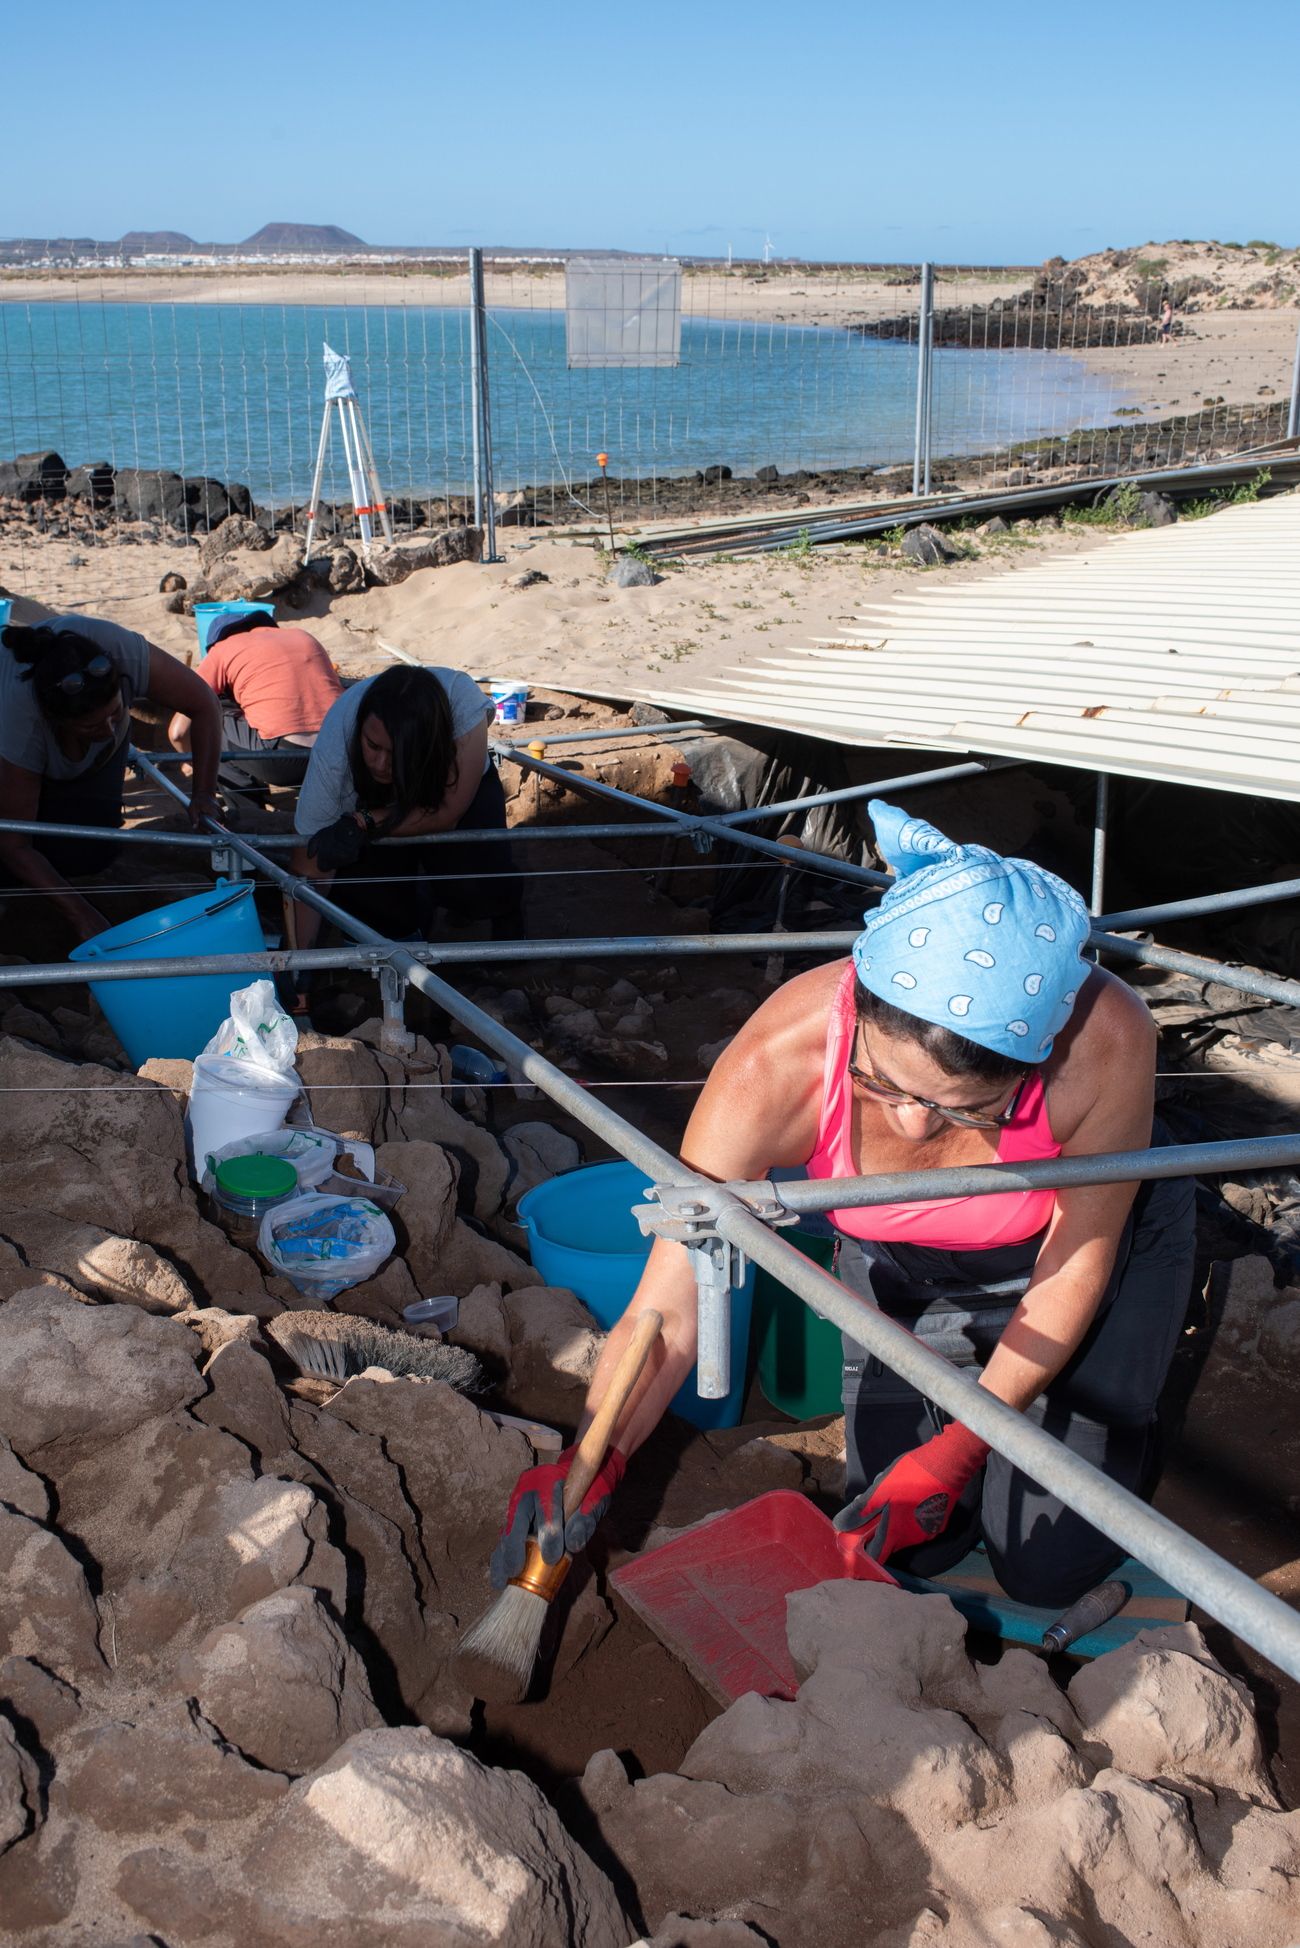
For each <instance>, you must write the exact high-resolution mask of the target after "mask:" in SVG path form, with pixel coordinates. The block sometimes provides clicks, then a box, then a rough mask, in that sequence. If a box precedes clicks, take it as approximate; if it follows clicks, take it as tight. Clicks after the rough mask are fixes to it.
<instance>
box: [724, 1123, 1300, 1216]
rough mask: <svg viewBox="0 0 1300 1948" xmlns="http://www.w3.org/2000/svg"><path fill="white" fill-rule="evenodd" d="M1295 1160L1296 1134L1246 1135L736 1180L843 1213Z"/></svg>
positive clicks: (799, 1207)
mask: <svg viewBox="0 0 1300 1948" xmlns="http://www.w3.org/2000/svg"><path fill="white" fill-rule="evenodd" d="M1298 1163H1300V1135H1296V1136H1250V1137H1241V1138H1238V1139H1237V1140H1236V1141H1234V1142H1231V1143H1171V1144H1166V1145H1165V1147H1164V1148H1163V1149H1159V1150H1116V1151H1113V1152H1110V1153H1108V1154H1106V1155H1104V1156H1096V1157H1052V1158H1048V1159H1046V1160H1045V1161H1043V1162H1041V1163H960V1164H955V1165H953V1166H951V1167H950V1168H948V1169H946V1170H898V1171H893V1172H891V1173H890V1175H888V1176H883V1177H836V1178H835V1179H834V1180H833V1181H832V1180H829V1179H822V1178H818V1179H811V1178H810V1179H809V1180H808V1181H807V1182H804V1181H803V1180H802V1179H800V1180H797V1181H793V1182H786V1181H782V1182H781V1183H771V1184H769V1183H757V1184H741V1185H739V1186H737V1188H738V1190H739V1192H740V1193H741V1195H755V1196H756V1195H759V1194H760V1193H761V1194H762V1195H764V1196H768V1195H770V1196H772V1197H775V1198H777V1199H778V1201H779V1202H780V1203H781V1204H782V1205H784V1207H785V1209H786V1210H787V1211H793V1212H796V1213H798V1214H800V1215H802V1214H803V1213H805V1212H811V1211H841V1210H843V1211H848V1210H858V1209H865V1208H867V1207H868V1206H870V1205H873V1204H910V1203H914V1202H916V1201H917V1200H918V1199H926V1200H927V1201H928V1200H929V1199H930V1198H935V1197H993V1196H996V1195H997V1193H998V1192H999V1191H1020V1190H1074V1189H1078V1188H1079V1187H1080V1186H1082V1185H1086V1184H1130V1183H1145V1182H1147V1181H1148V1180H1149V1179H1151V1178H1155V1177H1221V1176H1224V1175H1225V1174H1226V1173H1227V1172H1229V1171H1242V1172H1244V1173H1246V1174H1249V1173H1251V1172H1253V1171H1258V1170H1282V1169H1289V1168H1290V1167H1292V1166H1293V1165H1295V1164H1298Z"/></svg>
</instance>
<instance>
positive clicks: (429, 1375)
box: [266, 1312, 484, 1393]
mask: <svg viewBox="0 0 1300 1948" xmlns="http://www.w3.org/2000/svg"><path fill="white" fill-rule="evenodd" d="M266 1330H267V1331H268V1333H269V1334H270V1335H271V1337H272V1338H273V1339H274V1340H275V1341H276V1342H277V1344H278V1345H279V1346H280V1348H281V1350H282V1351H283V1352H285V1353H287V1354H288V1356H289V1358H290V1359H291V1360H292V1361H293V1363H294V1365H295V1366H296V1367H297V1368H298V1371H299V1372H300V1373H305V1374H307V1375H309V1376H310V1377H311V1378H312V1379H315V1380H328V1381H330V1382H331V1383H332V1384H333V1385H335V1386H340V1387H341V1386H342V1385H343V1384H344V1382H345V1381H346V1380H351V1379H354V1378H355V1377H356V1375H357V1374H359V1373H364V1372H365V1370H366V1368H367V1367H368V1366H382V1367H383V1368H384V1369H385V1371H386V1372H389V1373H391V1374H392V1375H393V1376H394V1378H396V1379H406V1378H413V1379H421V1380H445V1381H446V1383H447V1385H448V1386H451V1387H455V1389H456V1391H457V1392H458V1393H477V1392H479V1391H480V1390H481V1388H482V1386H483V1384H484V1378H483V1369H482V1367H481V1366H480V1365H479V1362H478V1361H477V1360H476V1359H475V1357H474V1355H473V1353H470V1352H467V1351H466V1350H465V1348H464V1347H462V1346H449V1345H447V1344H446V1343H445V1342H444V1341H441V1340H431V1339H422V1338H419V1337H417V1336H416V1334H414V1333H407V1332H393V1331H392V1330H391V1329H390V1328H389V1327H388V1326H381V1325H379V1324H378V1322H377V1321H376V1320H374V1319H362V1318H357V1317H354V1316H353V1315H352V1314H350V1313H334V1312H284V1313H281V1314H279V1315H278V1317H276V1318H274V1319H270V1320H268V1321H267V1326H266Z"/></svg>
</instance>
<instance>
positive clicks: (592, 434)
mask: <svg viewBox="0 0 1300 1948" xmlns="http://www.w3.org/2000/svg"><path fill="white" fill-rule="evenodd" d="M488 337H489V358H490V375H491V395H492V436H493V452H494V459H495V472H496V485H497V486H498V487H499V488H511V487H516V486H522V485H526V484H538V483H550V484H554V485H555V486H557V487H562V486H563V484H564V482H565V481H566V480H568V479H571V478H578V479H583V480H585V479H588V478H590V476H591V475H592V474H593V472H594V464H593V460H594V455H595V454H596V453H597V452H599V451H604V452H607V453H608V454H609V456H610V473H611V474H612V475H614V476H622V477H624V478H639V479H643V480H648V479H651V478H653V477H655V476H663V475H673V474H682V473H687V472H689V471H691V470H693V469H695V468H702V467H706V466H710V465H713V464H716V463H723V464H725V465H727V466H730V467H731V468H732V469H733V471H734V472H736V473H752V472H753V471H754V470H755V469H756V468H758V467H762V466H775V467H778V468H779V469H780V470H781V472H782V473H786V472H789V471H792V470H794V469H796V468H800V467H802V468H806V469H807V470H809V471H810V472H811V471H819V470H824V469H829V468H841V467H873V466H886V465H896V464H898V463H899V462H901V461H910V459H911V455H912V441H913V428H914V422H915V387H916V360H917V354H916V350H915V347H914V346H910V345H905V344H894V343H888V342H880V341H878V340H874V339H864V338H859V337H857V336H855V335H854V334H853V333H851V332H848V331H844V330H840V329H829V328H821V327H810V326H794V325H787V324H783V323H771V324H762V325H759V324H743V323H742V324H738V323H735V322H732V321H727V322H722V321H716V322H714V321H708V320H690V319H684V320H683V323H682V356H681V363H680V364H679V365H678V366H676V367H674V368H667V369H664V368H648V369H633V370H621V369H596V370H590V369H585V370H577V371H571V370H570V369H569V368H568V365H567V363H566V357H565V337H564V314H563V312H562V311H545V310H494V311H492V312H491V313H490V314H489V325H488ZM325 341H328V342H329V343H330V344H332V345H333V346H334V347H335V348H336V349H337V350H338V351H342V352H346V353H348V354H349V355H350V357H351V359H352V368H353V379H354V382H355V384H356V387H357V391H358V394H359V396H360V398H361V402H362V407H363V410H364V413H365V415H366V420H367V424H368V426H369V429H370V436H371V442H372V444H373V446H374V449H375V457H376V460H377V462H378V466H379V471H380V477H381V480H382V481H383V484H384V487H385V489H386V490H387V491H388V493H389V494H397V495H400V494H420V493H428V492H463V491H465V490H466V489H467V488H468V486H469V482H470V389H469V314H468V312H466V311H465V310H463V309H452V308H439V307H423V306H403V305H369V306H363V305H338V306H329V307H325V306H313V305H216V304H212V305H207V304H175V305H173V304H105V303H89V304H86V303H81V302H77V301H74V302H60V303H42V304H26V303H20V302H10V303H0V457H4V456H6V455H8V454H12V453H20V452H28V451H31V450H32V449H33V448H41V447H55V448H57V449H58V451H59V452H60V453H61V454H62V455H63V457H64V459H65V460H66V461H68V463H69V464H70V465H75V464H77V463H78V462H81V461H86V460H99V459H106V460H108V461H110V462H111V463H112V464H113V465H114V466H119V467H122V466H144V467H157V466H161V467H170V468H174V469H176V470H177V471H178V472H181V473H187V474H207V475H211V476H215V477H216V478H218V479H221V480H241V481H245V482H246V483H247V484H248V485H249V486H250V487H251V488H252V490H253V493H254V495H255V497H256V498H257V499H258V500H259V501H262V502H268V503H277V502H283V501H287V500H298V499H301V498H303V497H304V496H305V495H306V493H307V491H308V488H309V486H310V483H311V470H312V464H313V460H314V457H315V452H316V444H317V440H318V437H319V433H320V422H321V413H322V402H323V379H324V372H323V365H322V361H321V346H322V344H323V343H324V342H325ZM934 401H935V403H934V421H933V427H934V431H933V451H934V453H935V455H936V457H938V456H941V455H943V454H955V453H961V454H966V453H975V452H980V451H987V450H988V449H990V448H993V447H996V446H999V445H1002V444H1005V443H1006V442H1008V441H1011V440H1019V439H1027V438H1033V437H1036V436H1039V435H1042V434H1047V433H1059V432H1063V431H1067V430H1069V429H1070V428H1073V427H1079V426H1096V425H1103V424H1106V423H1108V422H1109V421H1110V419H1111V418H1112V416H1113V415H1112V411H1111V408H1112V405H1113V403H1114V398H1113V394H1112V392H1111V389H1110V386H1109V384H1108V383H1104V382H1102V381H1100V380H1098V379H1097V378H1096V377H1095V376H1094V375H1093V374H1091V373H1090V372H1089V371H1088V369H1087V368H1086V367H1085V366H1083V365H1082V364H1081V363H1080V362H1079V361H1078V360H1076V359H1072V358H1069V357H1067V356H1065V355H1063V354H1060V353H1044V352H1029V351H1014V352H995V351H955V350H954V351H938V352H936V353H935V366H934ZM333 464H334V474H333V479H332V481H331V483H330V485H329V486H328V487H327V493H336V494H337V495H339V496H340V497H343V496H344V495H345V493H346V481H345V477H344V475H343V473H342V466H341V454H340V453H339V451H338V446H337V441H335V443H334V456H333Z"/></svg>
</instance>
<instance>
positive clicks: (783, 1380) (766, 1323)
mask: <svg viewBox="0 0 1300 1948" xmlns="http://www.w3.org/2000/svg"><path fill="white" fill-rule="evenodd" d="M785 1239H786V1242H787V1243H788V1244H793V1245H794V1246H795V1247H796V1249H797V1250H799V1251H801V1252H802V1253H803V1254H804V1257H805V1258H810V1259H811V1260H812V1262H813V1264H814V1265H820V1266H821V1267H822V1269H823V1271H829V1270H830V1268H831V1265H832V1262H833V1260H834V1257H835V1244H836V1240H835V1239H834V1238H812V1237H793V1238H792V1237H791V1236H790V1234H789V1233H788V1232H787V1233H786V1234H785ZM753 1332H754V1340H755V1343H756V1345H757V1348H758V1384H759V1386H760V1387H761V1388H762V1390H763V1397H764V1399H765V1400H768V1401H770V1403H771V1404H772V1406H773V1407H779V1408H780V1410H781V1412H782V1413H783V1414H789V1415H790V1416H791V1418H792V1419H794V1420H813V1419H815V1418H816V1416H817V1415H818V1414H837V1413H838V1412H839V1411H840V1406H841V1404H842V1403H841V1399H840V1384H841V1382H840V1375H841V1370H842V1367H843V1362H844V1354H843V1348H842V1345H841V1341H840V1329H839V1327H838V1326H833V1325H832V1324H831V1323H830V1320H829V1319H822V1318H819V1317H818V1315H817V1313H815V1312H814V1311H813V1310H812V1308H811V1306H806V1305H805V1304H804V1302H803V1300H802V1299H797V1298H796V1297H795V1295H794V1293H793V1292H789V1291H787V1290H786V1288H785V1286H784V1285H782V1284H781V1283H780V1281H779V1280H778V1279H775V1278H773V1277H772V1275H771V1273H770V1272H765V1271H764V1270H763V1269H762V1268H761V1266H760V1267H759V1270H758V1275H757V1277H756V1279H755V1281H754V1324H753Z"/></svg>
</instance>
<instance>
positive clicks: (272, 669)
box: [167, 614, 343, 788]
mask: <svg viewBox="0 0 1300 1948" xmlns="http://www.w3.org/2000/svg"><path fill="white" fill-rule="evenodd" d="M196 674H197V675H198V676H200V677H202V679H203V681H204V682H205V683H206V684H207V685H208V687H209V689H211V690H213V691H215V692H216V695H217V698H218V700H219V701H220V704H221V717H222V749H223V750H225V751H248V752H250V753H252V752H256V753H258V754H259V761H258V762H257V763H255V764H249V765H247V766H244V765H240V764H235V763H231V762H229V761H227V762H226V763H224V764H223V765H222V767H221V779H222V782H223V783H224V784H227V785H234V786H239V787H244V788H247V787H248V786H250V785H252V786H262V785H292V784H297V783H299V782H300V780H301V778H302V774H303V763H304V759H303V758H299V757H298V756H297V753H298V752H299V751H301V752H303V753H304V754H305V753H307V752H309V751H310V750H311V748H312V746H313V745H314V744H315V742H316V733H317V732H318V731H319V729H320V727H321V725H322V723H323V722H324V720H325V713H326V711H327V710H328V709H329V707H330V705H331V704H332V703H335V702H336V701H337V700H338V698H339V697H340V696H342V694H343V685H342V683H341V682H340V681H339V676H338V671H337V670H336V669H335V668H334V665H333V664H332V663H331V662H330V659H329V657H328V656H327V655H326V654H325V651H324V650H323V649H322V648H321V646H320V644H319V643H318V642H317V640H316V638H315V637H314V636H309V635H308V633H307V631H306V630H305V629H281V628H280V627H279V626H278V625H277V623H276V621H275V618H274V617H273V616H271V615H267V614H257V615H237V616H231V617H229V618H228V619H223V618H218V620H217V623H216V625H215V626H214V628H213V630H212V633H211V635H210V636H209V638H208V653H207V655H206V656H205V657H204V659H203V661H202V662H201V663H200V664H199V665H198V669H197V671H196ZM167 735H168V737H169V738H170V740H171V744H172V748H173V750H177V751H188V749H189V747H190V720H189V718H188V717H185V716H181V715H179V714H178V715H177V716H175V717H173V718H172V720H171V723H170V724H169V725H168V728H167Z"/></svg>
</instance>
